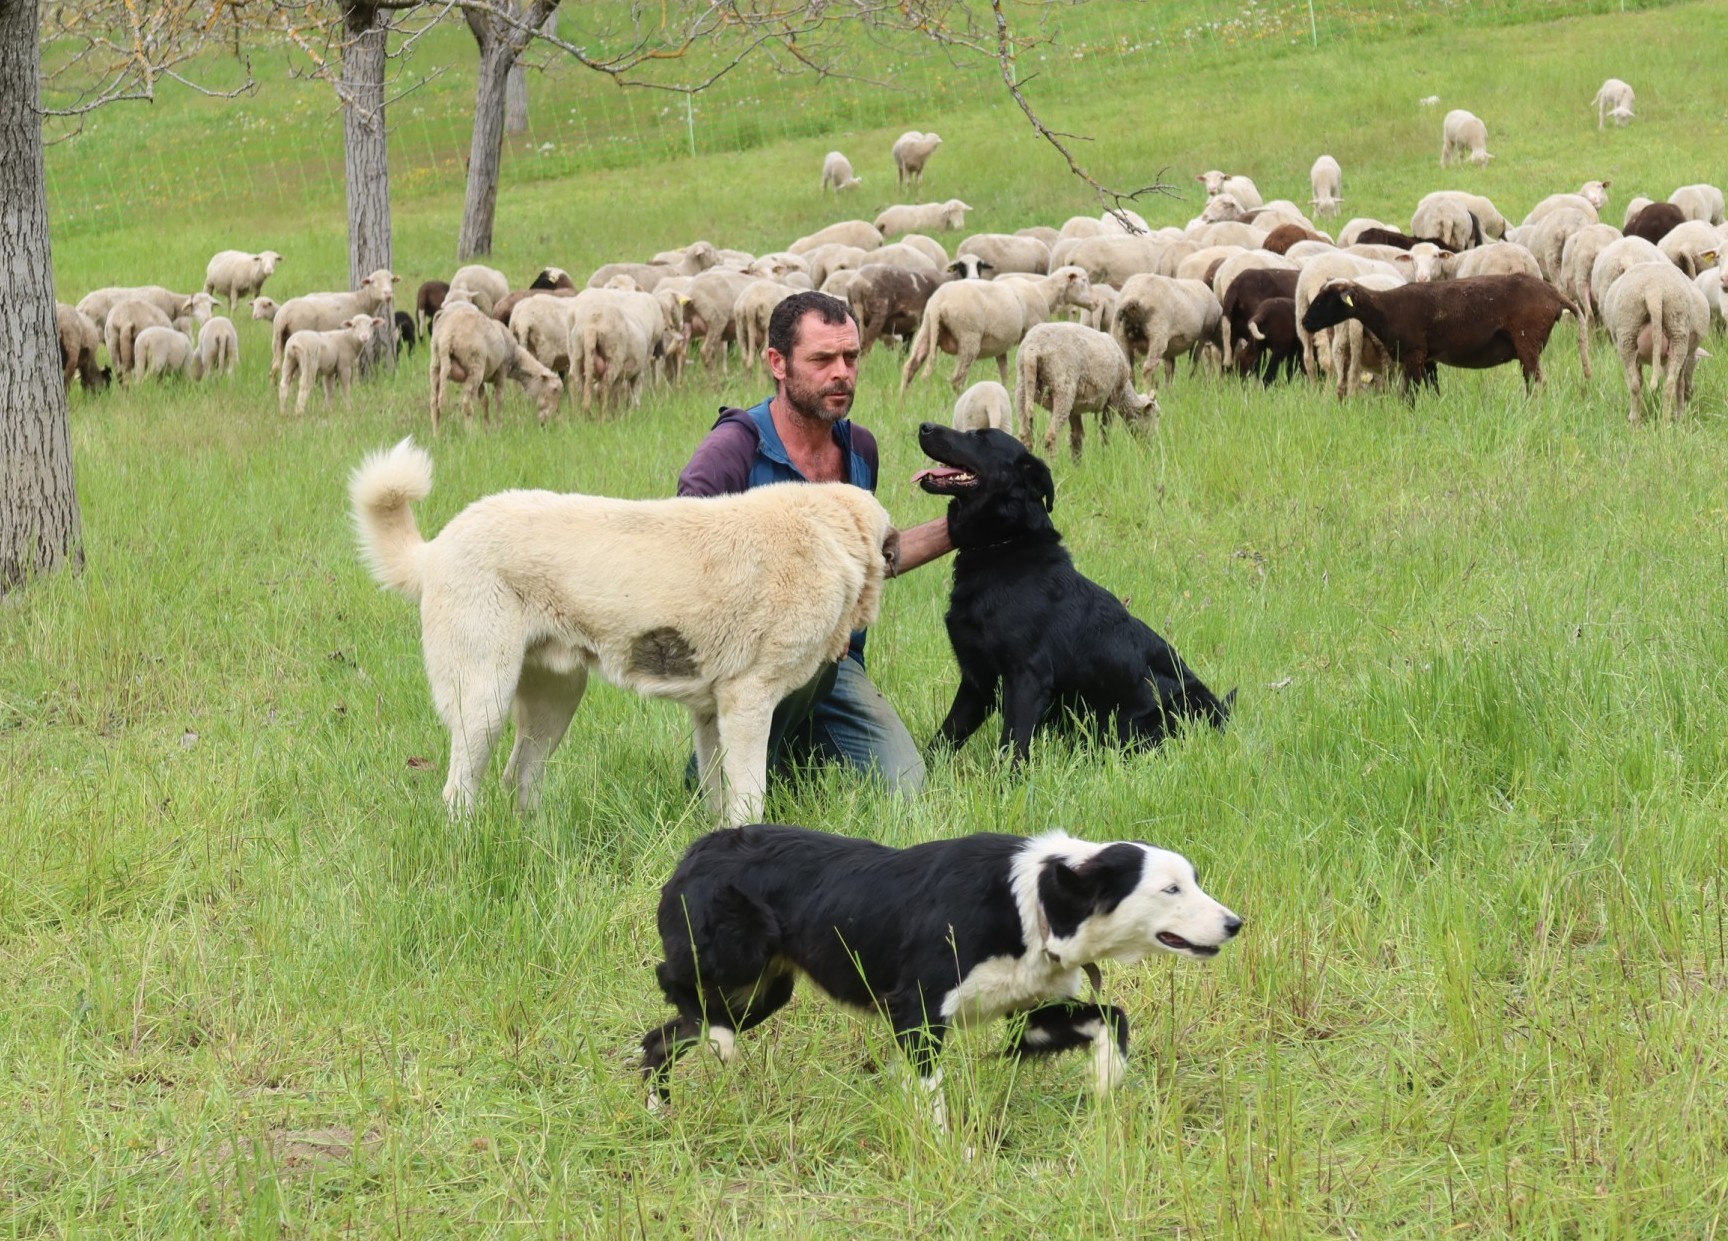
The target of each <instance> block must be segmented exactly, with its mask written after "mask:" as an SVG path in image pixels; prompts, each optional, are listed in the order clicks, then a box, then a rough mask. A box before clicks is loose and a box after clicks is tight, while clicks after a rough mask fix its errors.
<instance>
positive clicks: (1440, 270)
mask: <svg viewBox="0 0 1728 1241" xmlns="http://www.w3.org/2000/svg"><path fill="white" fill-rule="evenodd" d="M1590 227H1592V228H1594V227H1597V226H1596V225H1591V226H1590ZM1435 270H1436V278H1437V279H1440V280H1468V279H1470V277H1472V276H1512V275H1517V274H1518V273H1519V272H1522V273H1523V274H1525V275H1527V276H1536V277H1538V278H1546V277H1544V276H1543V272H1542V264H1541V261H1540V260H1539V259H1538V257H1537V256H1536V255H1534V254H1532V253H1531V252H1530V251H1529V250H1528V249H1527V248H1525V247H1524V246H1521V245H1519V244H1518V243H1517V242H1515V241H1495V242H1490V243H1489V244H1488V245H1485V246H1477V247H1476V248H1475V249H1473V250H1466V251H1464V253H1463V254H1447V255H1442V256H1441V257H1440V261H1439V262H1438V263H1437V264H1436V268H1435ZM1559 270H1560V265H1559V263H1558V262H1556V264H1555V272H1556V274H1558V272H1559ZM1550 283H1558V282H1557V281H1550ZM1562 291H1564V290H1562ZM1574 300H1576V299H1574Z"/></svg>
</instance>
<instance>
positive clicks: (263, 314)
mask: <svg viewBox="0 0 1728 1241" xmlns="http://www.w3.org/2000/svg"><path fill="white" fill-rule="evenodd" d="M280 309H281V307H280V306H278V305H277V304H276V299H275V298H273V297H255V298H253V299H252V317H253V318H254V319H262V320H264V322H266V323H269V322H272V321H273V320H274V319H275V318H276V312H277V311H278V310H280Z"/></svg>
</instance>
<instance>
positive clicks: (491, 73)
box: [456, 0, 558, 262]
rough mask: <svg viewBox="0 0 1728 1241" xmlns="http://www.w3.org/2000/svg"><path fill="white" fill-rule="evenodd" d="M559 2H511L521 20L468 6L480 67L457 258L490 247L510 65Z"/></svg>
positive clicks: (478, 253) (488, 250)
mask: <svg viewBox="0 0 1728 1241" xmlns="http://www.w3.org/2000/svg"><path fill="white" fill-rule="evenodd" d="M557 7H558V0H534V2H533V3H532V4H530V5H528V6H527V7H526V8H519V7H516V6H512V9H513V12H515V13H516V15H517V16H518V18H519V19H520V24H519V25H518V24H513V23H507V22H504V21H500V20H499V19H498V18H496V17H493V16H491V15H490V14H485V13H479V12H476V11H474V10H472V9H470V10H468V11H467V12H466V17H467V19H468V28H469V30H471V31H472V32H473V34H474V41H475V43H477V44H478V45H479V48H480V68H479V73H478V74H477V75H476V81H475V84H474V138H473V141H472V142H471V143H470V145H469V148H468V195H467V201H466V202H465V203H464V204H463V208H462V231H461V233H460V235H459V236H458V238H457V241H456V258H457V261H458V262H465V261H467V260H468V259H471V258H477V257H479V256H482V255H487V254H490V253H492V226H493V222H494V220H495V218H496V216H497V209H498V176H499V169H500V167H501V166H502V162H503V155H504V114H505V101H506V98H507V96H508V94H509V90H508V84H509V78H510V71H511V68H512V67H513V66H514V65H515V64H516V62H517V60H518V58H519V57H520V56H521V55H522V52H523V49H525V48H526V47H527V46H528V42H529V40H530V39H531V38H532V31H533V30H534V29H535V28H536V27H538V26H540V25H542V24H544V23H545V22H546V20H547V19H548V18H549V17H550V16H551V14H552V12H553V11H554V10H555V9H556V8H557Z"/></svg>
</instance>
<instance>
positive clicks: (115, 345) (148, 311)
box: [103, 298, 174, 382]
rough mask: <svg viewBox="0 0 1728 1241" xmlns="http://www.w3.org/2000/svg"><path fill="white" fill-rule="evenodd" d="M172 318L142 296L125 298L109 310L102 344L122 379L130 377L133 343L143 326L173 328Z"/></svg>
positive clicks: (132, 367)
mask: <svg viewBox="0 0 1728 1241" xmlns="http://www.w3.org/2000/svg"><path fill="white" fill-rule="evenodd" d="M173 326H174V323H173V320H172V319H170V318H169V317H168V315H167V314H166V313H165V312H164V311H163V310H162V309H161V308H160V307H158V306H156V305H154V304H153V303H151V302H147V301H144V300H143V299H142V298H127V299H126V300H124V301H122V302H120V303H118V304H117V305H115V306H114V307H113V308H112V309H111V310H109V312H108V323H107V326H106V327H105V328H104V329H103V343H104V344H105V345H107V346H108V361H109V364H110V365H111V366H113V368H114V371H115V373H116V374H118V375H119V376H120V378H121V381H122V382H128V381H130V380H131V379H132V377H133V370H134V365H133V346H134V343H135V341H136V339H137V336H138V334H139V333H140V332H142V331H143V330H144V329H145V328H152V327H173Z"/></svg>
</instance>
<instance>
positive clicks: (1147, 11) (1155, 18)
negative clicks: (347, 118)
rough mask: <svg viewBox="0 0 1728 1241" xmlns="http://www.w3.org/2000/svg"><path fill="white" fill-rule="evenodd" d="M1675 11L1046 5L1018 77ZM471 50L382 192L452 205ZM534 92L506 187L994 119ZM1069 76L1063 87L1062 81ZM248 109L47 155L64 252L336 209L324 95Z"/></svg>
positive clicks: (395, 116)
mask: <svg viewBox="0 0 1728 1241" xmlns="http://www.w3.org/2000/svg"><path fill="white" fill-rule="evenodd" d="M1677 2H1678V0H1227V2H1225V0H1198V2H1196V0H1187V2H1184V0H1165V2H1162V3H1160V2H1157V0H1142V2H1139V3H1118V2H1114V0H1112V2H1105V0H1096V2H1094V3H1091V4H1061V5H1051V6H1046V7H1045V8H1044V9H1042V10H1040V11H1039V14H1040V15H1039V17H1038V22H1039V25H1038V28H1037V33H1039V34H1042V35H1044V36H1045V37H1046V38H1047V39H1048V41H1047V42H1044V43H1041V44H1039V45H1038V46H1036V47H1034V48H1033V49H1031V50H1030V51H1028V52H1027V53H1026V55H1025V57H1024V58H1023V59H1022V62H1021V65H1020V69H1021V72H1022V73H1023V74H1026V73H1033V72H1036V73H1038V74H1039V75H1040V80H1039V82H1038V89H1039V90H1040V91H1041V92H1042V93H1043V95H1044V97H1045V98H1047V99H1049V100H1050V101H1051V102H1053V103H1059V102H1061V101H1062V98H1063V91H1064V89H1065V85H1064V83H1065V81H1066V80H1068V79H1073V80H1075V83H1076V84H1074V85H1072V86H1071V87H1069V88H1068V89H1071V90H1072V91H1073V92H1074V93H1078V92H1079V91H1080V90H1084V91H1085V92H1087V93H1090V94H1096V93H1097V92H1099V91H1100V90H1101V89H1102V90H1104V91H1111V90H1113V89H1116V88H1120V89H1121V90H1122V91H1123V92H1127V94H1125V95H1124V97H1137V96H1139V95H1141V94H1142V93H1143V88H1144V83H1145V82H1146V81H1147V80H1149V75H1152V74H1155V73H1156V70H1157V67H1158V65H1159V63H1160V62H1161V61H1163V60H1165V59H1166V58H1169V57H1173V56H1180V57H1183V58H1185V59H1189V60H1191V59H1192V58H1195V57H1206V56H1239V55H1240V54H1241V52H1242V51H1243V49H1245V48H1246V49H1253V50H1254V51H1255V52H1256V53H1257V54H1259V55H1263V56H1266V57H1268V58H1271V57H1277V56H1281V55H1289V54H1295V53H1299V52H1300V50H1301V49H1303V48H1305V47H1309V46H1312V45H1315V44H1327V43H1332V42H1336V41H1339V40H1368V39H1374V38H1379V37H1390V36H1395V35H1409V34H1414V33H1421V32H1425V31H1436V30H1438V31H1452V30H1456V29H1459V28H1461V27H1468V26H1472V25H1476V26H1491V25H1506V24H1515V23H1522V22H1532V21H1542V20H1548V19H1551V18H1557V17H1564V16H1571V15H1579V14H1601V13H1614V12H1621V11H1626V10H1628V9H1631V10H1638V9H1650V8H1659V7H1666V6H1667V5H1670V4H1673V3H1677ZM473 55H474V54H473V46H472V43H471V42H470V41H469V40H468V38H467V35H466V33H465V32H463V31H460V30H458V29H455V28H454V27H453V28H452V29H450V30H448V31H445V32H440V36H439V37H434V38H431V39H428V40H426V41H424V42H423V43H422V44H421V45H420V48H419V50H418V51H417V54H416V56H415V57H414V59H413V60H412V61H411V62H409V63H408V64H407V66H406V67H405V70H404V73H403V77H404V79H405V80H404V81H403V82H402V83H400V84H399V85H398V89H399V90H400V91H401V92H402V93H400V94H399V96H398V97H396V98H395V99H394V100H393V102H392V103H391V105H390V107H389V113H388V116H389V130H390V165H391V192H392V195H393V197H395V198H396V199H397V200H398V201H408V200H412V199H414V198H416V197H421V196H426V195H430V194H435V193H438V194H442V193H448V192H449V191H450V189H451V187H452V186H455V185H460V184H461V179H462V177H463V175H464V170H465V168H466V164H467V156H468V146H469V141H470V134H471V126H472V115H473V99H472V93H471V92H472V67H473ZM539 60H540V62H541V64H540V65H539V66H538V67H537V68H536V69H535V70H534V71H533V72H531V74H530V89H529V94H530V99H531V105H532V106H531V109H530V115H529V125H528V128H527V130H526V131H525V132H522V133H517V134H511V135H508V136H507V138H506V142H505V153H504V155H505V158H504V169H503V177H504V181H505V183H506V184H519V183H523V182H528V181H536V180H546V179H559V178H566V177H570V176H573V175H577V174H581V173H584V172H592V171H596V170H602V169H614V168H627V167H636V166H642V165H651V164H663V163H668V162H674V161H677V160H680V159H689V158H691V157H692V156H693V155H698V156H699V155H705V154H712V153H718V152H738V151H747V150H750V149H753V148H757V147H761V146H763V145H766V144H771V143H776V142H782V141H788V140H799V139H808V138H816V137H822V136H829V135H838V134H845V133H849V132H854V131H862V130H869V129H876V128H884V127H894V126H909V127H910V126H914V125H916V124H918V123H919V122H922V123H924V124H928V123H930V118H933V117H934V118H940V117H942V116H943V115H945V114H947V113H949V112H951V111H952V110H954V109H957V108H970V107H977V106H979V105H980V103H982V102H985V101H987V100H988V101H990V102H998V103H1000V102H1002V101H1003V96H1002V93H1001V80H1000V76H999V69H998V67H997V65H996V63H995V61H994V60H993V59H990V58H988V57H983V56H977V55H966V54H948V53H945V52H943V51H942V50H941V49H939V48H937V47H936V46H934V45H933V44H930V43H928V42H924V41H920V40H918V39H916V38H902V39H899V40H896V41H886V40H885V41H881V42H872V43H870V44H868V46H865V47H862V48H861V49H859V53H858V54H857V55H856V56H854V57H852V58H851V63H850V66H849V67H851V68H852V69H853V72H854V73H855V74H856V76H854V77H848V78H828V79H821V80H819V79H817V78H815V77H813V76H802V77H800V76H785V75H782V74H779V73H777V72H775V71H773V70H772V69H771V68H770V67H768V66H766V65H764V64H747V65H745V66H744V67H742V68H740V69H739V70H737V71H735V72H734V73H733V74H731V75H729V76H727V77H726V78H724V79H722V80H721V81H720V82H719V83H717V84H716V85H714V86H713V87H711V88H710V89H708V90H707V91H704V92H703V93H701V94H699V95H696V96H694V97H691V96H684V95H679V94H674V93H668V92H665V91H654V90H630V89H622V90H621V89H618V88H617V87H615V86H614V85H613V84H612V83H611V82H609V81H607V80H605V79H603V78H602V77H601V75H599V74H596V73H593V72H591V71H588V70H585V69H582V68H580V67H579V66H576V65H574V64H572V63H570V62H568V61H564V60H561V59H560V58H559V55H558V54H556V53H553V54H550V55H544V56H540V57H539ZM1081 63H1083V64H1084V65H1085V72H1084V74H1083V75H1081V74H1065V73H1064V72H1063V70H1064V69H1065V68H1066V67H1068V66H1072V65H1076V64H1081ZM254 73H255V76H256V77H257V80H258V82H259V89H258V91H257V92H256V93H255V94H253V95H251V96H249V97H246V98H244V99H240V100H232V101H224V100H213V99H208V98H205V97H202V96H197V95H193V94H191V93H190V92H181V95H180V96H177V97H173V98H164V99H163V100H162V101H161V102H159V103H158V104H156V105H153V106H150V107H148V108H146V107H145V106H143V105H120V106H116V107H111V108H109V109H106V110H104V111H103V112H101V113H99V114H97V115H96V116H95V117H93V118H92V119H91V121H90V122H89V125H88V128H87V131H86V132H85V133H83V134H81V135H79V136H78V137H76V138H74V139H72V140H70V141H67V142H65V143H61V144H59V145H55V146H52V147H50V149H49V155H48V188H49V196H50V206H51V209H52V211H53V213H54V218H55V227H56V231H57V233H59V234H60V235H61V236H76V235H79V234H84V233H88V232H95V231H99V230H101V229H104V228H106V227H108V226H109V225H110V224H111V223H112V222H113V221H115V220H117V219H119V218H121V216H122V214H127V213H136V212H137V211H139V210H140V209H141V208H143V209H150V210H153V211H164V212H168V211H208V210H224V211H229V212H233V213H236V214H250V213H251V212H255V211H259V210H263V211H268V210H270V209H271V208H272V206H273V205H280V204H289V203H292V204H304V205H305V206H307V207H309V208H321V207H324V206H328V205H330V204H339V203H340V202H341V201H342V199H343V196H344V194H345V170H344V160H343V147H342V122H341V115H340V112H339V111H338V110H337V107H336V103H335V97H334V94H333V92H332V91H331V90H330V88H329V87H328V86H327V85H325V84H323V83H319V82H314V81H307V80H303V79H296V78H294V77H292V76H291V75H290V72H289V62H288V61H287V60H286V56H285V53H281V52H279V51H277V52H271V51H268V50H266V51H262V52H259V53H257V54H256V56H255V62H254Z"/></svg>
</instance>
